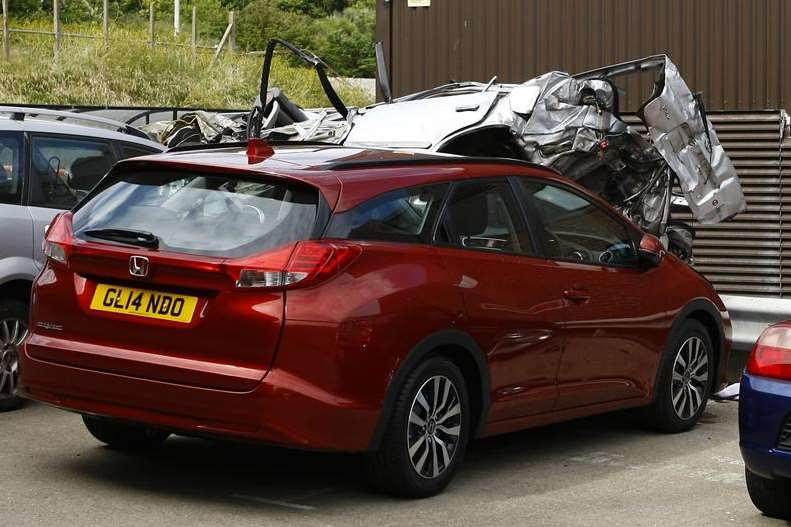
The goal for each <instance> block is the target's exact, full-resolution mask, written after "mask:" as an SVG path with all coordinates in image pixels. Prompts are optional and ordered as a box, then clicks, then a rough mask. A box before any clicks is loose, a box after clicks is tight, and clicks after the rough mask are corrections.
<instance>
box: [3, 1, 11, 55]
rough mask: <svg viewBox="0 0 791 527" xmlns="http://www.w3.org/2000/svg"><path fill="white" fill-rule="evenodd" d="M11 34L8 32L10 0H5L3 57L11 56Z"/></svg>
mask: <svg viewBox="0 0 791 527" xmlns="http://www.w3.org/2000/svg"><path fill="white" fill-rule="evenodd" d="M10 37H11V35H9V34H8V0H3V57H5V59H6V60H8V58H9V57H10V56H11V38H10Z"/></svg>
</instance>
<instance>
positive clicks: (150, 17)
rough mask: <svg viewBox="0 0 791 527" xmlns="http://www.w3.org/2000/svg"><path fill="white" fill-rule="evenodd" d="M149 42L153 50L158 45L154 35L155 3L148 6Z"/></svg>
mask: <svg viewBox="0 0 791 527" xmlns="http://www.w3.org/2000/svg"><path fill="white" fill-rule="evenodd" d="M148 40H149V44H150V45H151V47H152V48H153V47H154V45H155V44H156V35H154V2H151V4H150V5H149V6H148Z"/></svg>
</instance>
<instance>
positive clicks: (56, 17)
mask: <svg viewBox="0 0 791 527" xmlns="http://www.w3.org/2000/svg"><path fill="white" fill-rule="evenodd" d="M8 1H9V0H2V6H3V27H2V30H3V57H4V58H5V59H6V60H8V59H9V57H10V55H11V35H12V34H15V33H16V34H21V35H38V36H47V37H52V38H53V53H54V56H55V59H56V60H57V58H58V54H59V52H60V47H61V42H62V40H63V38H83V39H93V40H98V39H103V40H104V41H105V42H109V41H110V13H109V0H104V1H103V6H102V34H101V35H98V34H94V35H89V34H85V33H73V32H66V31H63V30H62V29H61V19H60V6H59V2H53V3H52V31H44V30H36V29H21V28H11V27H9V19H10V16H11V14H10V12H9V7H8ZM155 8H156V6H155V4H154V3H153V2H152V3H151V5H150V6H149V13H148V15H149V16H148V40H147V42H148V44H149V45H150V46H151V47H154V46H174V47H190V48H192V49H193V50H199V49H200V50H211V51H213V52H214V56H215V58H216V57H217V56H218V55H219V54H220V53H221V52H222V50H223V49H226V48H227V49H231V50H234V51H235V50H236V49H237V46H236V22H237V20H236V12H235V11H233V10H231V11H230V12H229V13H228V26H227V27H226V29H225V31H224V32H223V35H222V38H221V39H220V41H219V42H218V43H217V44H216V45H213V46H207V45H203V44H199V43H198V11H197V8H196V7H195V6H193V7H192V18H191V24H190V27H191V38H190V43H189V44H185V43H182V42H176V41H162V40H157V38H156V23H157V20H156V9H155Z"/></svg>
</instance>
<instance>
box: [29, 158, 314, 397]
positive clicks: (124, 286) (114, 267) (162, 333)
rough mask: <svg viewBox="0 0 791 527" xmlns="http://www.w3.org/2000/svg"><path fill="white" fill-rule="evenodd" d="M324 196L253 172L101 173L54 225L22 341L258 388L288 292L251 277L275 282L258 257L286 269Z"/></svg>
mask: <svg viewBox="0 0 791 527" xmlns="http://www.w3.org/2000/svg"><path fill="white" fill-rule="evenodd" d="M320 199H321V198H320V194H319V192H318V190H317V189H315V188H313V187H310V186H308V185H305V184H304V183H297V182H292V181H290V180H286V179H282V178H278V179H275V178H265V177H261V176H258V175H255V176H235V175H222V174H216V173H213V174H204V173H200V172H195V171H183V170H170V169H168V170H151V169H148V170H137V171H130V172H128V173H121V174H117V175H114V176H109V177H108V179H107V180H105V181H103V183H102V184H101V186H100V187H99V188H97V189H95V190H94V191H93V195H92V198H91V199H89V200H88V201H87V202H86V203H84V204H83V205H82V206H80V207H78V209H77V210H76V211H75V212H74V213H73V214H72V213H66V214H64V215H62V216H60V217H59V218H58V219H57V220H56V222H55V223H54V224H53V226H52V227H51V229H50V233H49V235H48V236H47V242H46V244H45V252H47V254H48V262H47V267H46V269H45V271H44V272H43V273H42V275H41V276H40V278H39V280H38V281H37V284H36V293H35V294H36V297H35V301H34V309H33V324H34V330H35V331H34V333H33V334H32V335H31V337H30V339H29V341H28V345H27V352H28V354H29V355H30V356H32V357H34V358H39V359H43V360H48V361H53V362H58V363H62V364H67V365H71V366H77V367H82V368H88V369H93V370H101V371H107V372H112V373H117V374H122V375H129V376H134V377H143V378H148V379H154V380H159V381H165V382H174V383H179V384H187V385H196V386H203V387H209V388H216V389H224V390H233V391H246V390H250V389H252V388H254V387H255V385H256V384H257V383H258V382H260V381H261V379H262V378H263V377H264V375H265V374H266V372H267V371H268V369H269V368H270V366H271V363H272V360H273V358H274V356H275V353H276V350H277V346H278V340H279V337H280V333H281V329H282V325H283V318H284V303H285V291H284V288H281V287H257V286H258V285H262V284H263V285H265V286H266V285H271V283H264V282H261V280H264V281H266V280H269V281H270V282H277V280H278V279H279V278H278V277H279V276H281V275H280V274H279V273H280V271H277V272H276V273H275V274H272V275H271V276H274V278H269V274H267V271H265V270H266V269H274V270H279V269H284V268H285V266H286V264H287V263H288V261H289V258H290V257H291V255H292V253H293V251H294V248H295V246H297V244H298V242H299V241H300V240H307V239H309V238H311V237H312V236H313V234H314V232H315V230H316V229H317V228H318V227H317V222H318V221H319V220H318V217H319V216H321V215H320V214H319V213H318V211H319V208H320V206H321V205H320ZM250 269H253V270H256V271H255V273H256V274H253V275H250V274H249V273H250ZM244 273H248V274H244ZM251 276H252V279H251V278H250V277H251ZM256 279H260V280H258V281H256ZM275 285H277V284H275Z"/></svg>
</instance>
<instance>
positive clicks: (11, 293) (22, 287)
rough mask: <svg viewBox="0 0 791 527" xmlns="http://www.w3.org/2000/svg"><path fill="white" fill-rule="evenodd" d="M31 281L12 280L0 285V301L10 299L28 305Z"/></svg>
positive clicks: (22, 279)
mask: <svg viewBox="0 0 791 527" xmlns="http://www.w3.org/2000/svg"><path fill="white" fill-rule="evenodd" d="M32 288H33V281H32V280H29V279H27V278H26V277H25V278H14V279H11V280H8V281H6V282H3V283H2V284H0V300H2V299H4V298H12V299H14V300H19V301H20V302H24V303H25V304H28V303H29V302H30V291H31V290H32Z"/></svg>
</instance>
